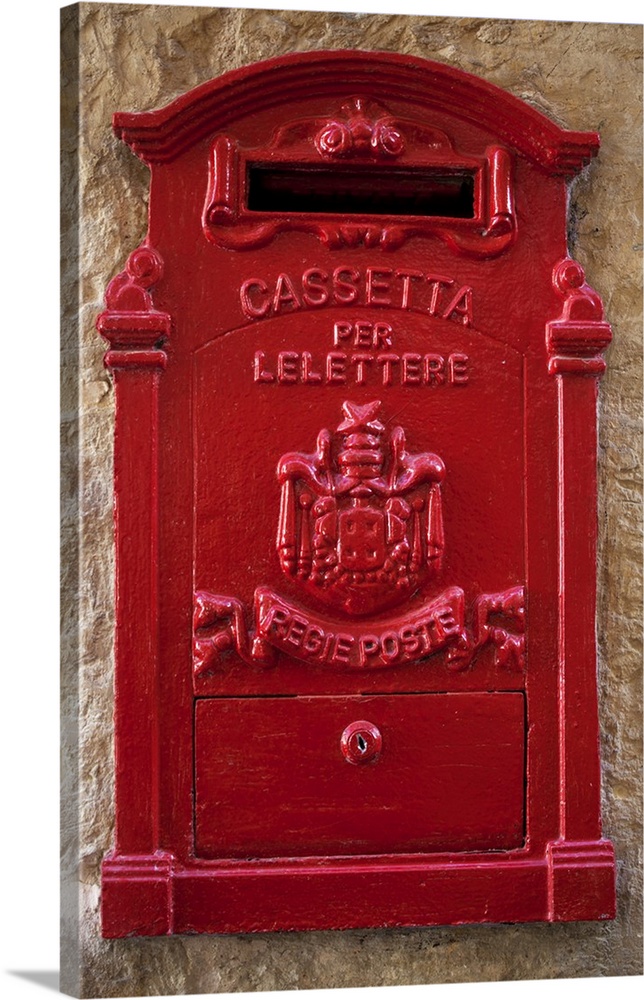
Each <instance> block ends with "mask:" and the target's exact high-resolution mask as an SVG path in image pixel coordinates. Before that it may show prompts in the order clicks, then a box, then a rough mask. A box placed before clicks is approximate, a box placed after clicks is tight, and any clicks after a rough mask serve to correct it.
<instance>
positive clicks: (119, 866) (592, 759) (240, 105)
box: [98, 51, 614, 937]
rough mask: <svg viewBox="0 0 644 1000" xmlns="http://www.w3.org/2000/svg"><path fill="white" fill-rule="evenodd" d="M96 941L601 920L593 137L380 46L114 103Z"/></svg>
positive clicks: (607, 870) (599, 367)
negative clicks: (108, 505)
mask: <svg viewBox="0 0 644 1000" xmlns="http://www.w3.org/2000/svg"><path fill="white" fill-rule="evenodd" d="M115 129H116V132H117V134H118V135H119V136H120V137H121V138H122V139H124V141H125V142H127V143H128V144H129V145H130V146H131V148H132V149H133V151H134V152H135V153H136V154H137V155H138V156H139V157H141V159H143V160H144V161H145V162H146V163H147V164H149V166H150V168H151V171H152V186H151V194H150V213H149V231H148V235H147V237H146V240H145V242H144V244H143V245H142V246H141V247H139V248H138V249H136V250H134V252H133V253H131V255H130V257H129V259H128V262H127V265H126V268H125V271H124V272H123V273H122V274H120V275H118V277H116V278H114V280H113V281H112V282H111V283H110V285H109V287H108V289H107V295H106V302H107V307H106V311H105V312H103V314H102V315H101V316H100V317H99V320H98V329H99V331H100V333H101V334H102V335H103V337H105V338H106V339H107V340H108V342H109V351H108V353H107V355H106V364H107V366H108V368H109V369H110V370H111V371H112V372H113V375H114V384H115V393H116V434H115V453H114V464H115V494H116V547H117V611H116V615H117V636H116V672H115V714H114V724H115V751H116V787H115V801H116V827H115V842H114V849H113V851H112V852H111V853H110V854H109V855H108V856H107V857H106V858H105V860H104V863H103V881H102V913H103V933H104V935H105V936H107V937H120V936H126V935H134V934H138V935H157V934H171V933H177V934H185V933H196V932H231V931H235V932H238V931H242V932H243V931H268V930H282V929H307V928H347V927H394V926H405V925H428V924H439V923H468V922H481V921H531V920H550V921H554V920H598V919H606V918H609V917H611V916H613V914H614V855H613V849H612V846H611V844H610V843H609V842H608V841H607V840H604V839H603V838H602V832H601V820H600V770H599V754H598V720H597V693H596V662H595V559H596V555H595V536H596V474H595V464H596V426H595V424H596V397H597V384H598V377H599V376H600V375H601V374H602V372H603V370H604V367H605V365H604V361H603V360H602V357H601V352H602V351H603V349H604V348H605V347H606V345H607V344H608V342H609V340H610V327H609V326H608V324H607V323H606V322H605V321H604V318H603V310H602V304H601V301H600V298H599V296H598V295H597V294H596V293H595V292H594V291H593V290H592V289H591V288H590V287H589V286H588V285H587V284H586V283H585V279H584V272H583V270H582V268H581V267H580V266H579V264H577V263H575V262H574V261H573V260H571V259H569V258H568V257H567V252H566V182H567V179H568V178H570V177H571V176H573V175H574V174H576V173H577V172H578V171H580V170H581V169H582V167H583V166H584V165H585V164H586V163H587V162H588V161H589V160H590V158H591V157H592V156H593V155H594V154H595V153H596V152H597V149H598V145H599V139H598V136H597V135H595V134H594V133H590V132H569V131H564V130H563V129H561V128H559V127H558V126H556V125H555V124H553V123H552V122H551V121H549V120H548V119H547V118H545V117H544V116H543V115H542V114H540V113H538V112H537V111H535V110H534V109H533V108H531V107H529V106H528V105H526V104H524V103H523V102H521V101H519V100H517V99H516V98H514V97H512V96H510V95H509V94H506V93H504V92H503V91H501V90H499V89H497V88H496V87H493V86H491V85H490V84H488V83H485V82H483V81H482V80H479V79H477V78H475V77H473V76H470V75H468V74H465V73H462V72H460V71H458V70H455V69H451V68H449V67H447V66H444V65H439V64H437V63H432V62H427V61H424V60H419V59H415V58H410V57H406V56H398V55H391V54H383V53H370V52H351V51H344V52H342V51H340V52H333V53H330V52H309V53H306V54H297V55H293V56H287V57H283V58H279V59H274V60H271V61H269V62H265V63H261V64H258V65H255V66H250V67H246V68H244V69H241V70H237V71H234V72H231V73H228V74H226V75H225V76H223V77H221V78H220V79H217V80H213V81H211V82H210V83H207V84H204V85H203V86H201V87H198V88H197V89H196V90H193V91H191V92H190V93H189V94H186V95H184V96H182V97H180V98H178V99H177V100H175V101H174V102H173V103H172V104H169V105H168V106H167V107H165V108H163V109H161V110H159V111H153V112H146V113H141V114H117V115H116V116H115Z"/></svg>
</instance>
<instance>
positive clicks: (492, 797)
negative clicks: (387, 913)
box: [195, 691, 525, 858]
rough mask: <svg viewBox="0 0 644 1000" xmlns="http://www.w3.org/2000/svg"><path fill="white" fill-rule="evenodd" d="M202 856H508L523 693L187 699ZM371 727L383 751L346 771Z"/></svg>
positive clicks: (519, 811) (518, 817)
mask: <svg viewBox="0 0 644 1000" xmlns="http://www.w3.org/2000/svg"><path fill="white" fill-rule="evenodd" d="M195 711H196V717H195V778H196V802H195V823H196V845H195V846H196V853H197V855H198V856H200V857H203V858H214V857H229V858H235V857H236V858H241V857H243V858H255V857H281V856H287V857H297V856H306V855H316V854H321V855H325V856H329V855H347V854H349V855H350V854H375V853H378V854H379V853H403V852H404V853H409V852H426V851H475V850H476V851H480V850H503V849H505V850H509V849H511V848H516V847H520V846H521V845H522V843H523V837H524V832H523V831H524V799H525V773H524V769H525V701H524V695H523V693H522V692H517V691H512V692H490V693H458V694H408V695H401V694H397V695H373V696H365V697H361V696H356V697H344V696H343V697H327V696H318V697H302V698H271V697H268V698H207V699H200V700H198V701H197V702H196V708H195ZM357 720H366V721H368V722H370V723H372V724H373V725H374V726H375V727H377V729H378V730H379V731H380V734H381V737H382V749H381V752H380V755H379V756H378V757H377V758H376V759H372V760H370V761H369V762H367V763H358V764H354V763H350V762H349V761H348V760H347V759H345V756H344V755H343V753H342V749H341V745H340V744H341V737H342V733H343V732H344V730H345V729H346V727H347V726H349V725H350V724H351V723H352V722H355V721H357Z"/></svg>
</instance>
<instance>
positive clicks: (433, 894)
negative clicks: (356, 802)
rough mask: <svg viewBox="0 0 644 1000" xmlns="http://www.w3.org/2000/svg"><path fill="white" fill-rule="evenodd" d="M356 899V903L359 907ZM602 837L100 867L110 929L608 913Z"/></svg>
mask: <svg viewBox="0 0 644 1000" xmlns="http://www.w3.org/2000/svg"><path fill="white" fill-rule="evenodd" d="M356 900H358V901H359V905H356ZM614 908H615V889H614V857H613V852H612V848H611V846H610V844H608V842H606V841H599V842H596V843H589V842H584V843H583V844H582V843H577V842H575V843H566V842H563V841H559V842H556V843H553V844H551V845H549V847H548V850H547V852H546V856H545V857H544V858H540V857H538V858H527V857H524V858H513V859H508V860H505V861H500V860H498V859H497V860H495V861H494V862H492V861H490V860H489V859H485V858H484V856H483V855H477V856H474V857H471V858H470V860H468V861H464V860H463V859H462V858H457V857H455V856H450V857H448V856H443V857H442V858H441V860H440V862H439V861H437V860H435V859H432V860H429V859H427V858H423V857H421V856H411V855H410V856H408V857H407V858H406V859H405V858H398V859H393V858H385V857H377V858H364V857H363V858H336V859H333V858H302V859H291V860H284V859H280V860H277V859H275V860H273V859H267V860H265V861H257V862H249V861H232V862H231V861H221V862H209V863H205V862H199V861H195V862H194V863H193V864H190V865H180V864H178V863H174V862H173V860H172V858H171V857H170V856H169V855H167V854H161V853H159V854H155V855H150V856H148V857H144V856H137V857H131V856H128V857H112V858H109V859H107V860H106V861H105V863H104V865H103V926H104V935H105V936H106V937H112V938H114V937H130V936H133V935H141V936H158V935H163V934H235V933H254V932H255V933H261V932H264V933H265V932H270V931H277V930H280V931H281V930H299V931H304V930H346V929H350V928H361V927H362V928H367V927H380V928H383V927H422V926H436V925H441V924H446V925H448V924H464V923H465V924H469V923H471V924H476V923H525V922H528V921H549V922H554V921H560V920H564V921H565V920H608V919H610V918H611V917H612V916H613V915H614Z"/></svg>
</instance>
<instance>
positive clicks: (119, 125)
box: [113, 50, 599, 175]
mask: <svg viewBox="0 0 644 1000" xmlns="http://www.w3.org/2000/svg"><path fill="white" fill-rule="evenodd" d="M351 90H355V91H364V92H368V93H369V95H370V96H371V97H373V98H374V99H375V100H378V99H382V100H386V99H391V98H392V97H395V98H397V99H399V100H400V99H402V100H407V101H409V102H410V103H411V104H415V105H416V106H419V107H425V108H427V109H428V110H430V111H431V110H432V109H436V110H441V111H443V112H447V113H448V114H451V115H453V116H454V117H455V118H459V119H461V120H463V121H466V122H471V123H472V124H473V125H479V126H483V127H484V128H488V129H489V130H490V131H491V132H493V133H494V134H495V135H497V136H498V138H499V140H500V141H502V142H504V143H506V144H508V145H510V146H512V147H513V148H514V149H515V150H516V151H517V152H518V153H520V154H522V155H523V156H525V157H527V158H528V159H529V160H530V161H532V162H533V163H535V164H537V165H539V166H540V167H541V168H543V169H544V170H546V171H547V172H548V173H550V174H557V175H573V174H575V173H577V172H578V171H579V170H581V169H582V167H583V166H585V164H586V163H588V162H589V160H590V159H591V158H592V157H593V156H595V155H596V153H597V151H598V149H599V136H598V135H597V133H596V132H574V131H568V130H566V129H562V128H560V127H559V126H558V125H556V124H555V123H554V122H553V121H551V120H550V119H549V118H547V117H546V116H545V115H543V114H541V112H539V111H537V110H535V109H534V108H532V107H530V105H528V104H526V103H525V102H524V101H521V100H519V98H517V97H514V96H513V95H512V94H509V93H507V92H506V91H504V90H501V89H500V88H499V87H496V86H495V85H494V84H491V83H488V82H487V81H485V80H481V79H480V78H479V77H476V76H473V75H471V74H470V73H465V72H463V71H462V70H458V69H454V68H453V67H451V66H446V65H443V64H442V63H437V62H432V61H430V60H427V59H417V58H415V57H412V56H404V55H398V54H393V53H390V52H364V51H350V50H337V51H331V52H329V51H319V52H306V53H302V52H298V53H294V54H290V55H287V56H280V57H278V58H275V59H269V60H266V61H265V62H260V63H255V64H253V65H251V66H245V67H243V68H241V69H237V70H232V71H231V72H229V73H225V74H224V75H223V76H220V77H218V78H216V79H214V80H210V81H208V83H204V84H202V85H201V86H199V87H196V88H195V89H194V90H191V91H189V92H188V93H186V94H183V95H181V96H180V97H178V98H177V99H176V100H174V101H172V102H171V103H170V104H168V105H166V107H164V108H160V109H158V110H156V111H146V112H139V113H127V112H119V113H117V114H115V115H114V120H113V124H114V130H115V132H116V134H117V135H118V136H119V137H120V138H121V139H123V140H124V141H125V142H126V143H128V145H129V146H131V148H132V149H133V151H134V152H135V153H136V155H137V156H139V157H140V158H141V159H142V160H144V161H145V162H147V163H163V162H168V161H170V160H172V159H174V158H175V157H176V156H178V155H179V154H180V153H182V152H185V151H186V150H187V149H189V148H190V147H191V146H193V145H194V144H195V143H196V142H199V141H200V140H201V139H203V138H204V137H205V136H207V135H210V134H212V133H213V132H215V131H217V130H219V129H221V128H223V127H225V126H226V125H228V124H230V123H231V122H232V121H234V120H236V119H238V118H240V117H242V116H243V115H246V114H249V113H252V112H254V111H260V110H264V109H268V108H271V107H275V106H278V105H281V104H286V103H288V102H290V101H293V100H299V99H301V97H302V95H303V94H305V95H306V96H307V97H311V98H314V97H323V96H325V95H329V96H346V94H347V92H348V91H351Z"/></svg>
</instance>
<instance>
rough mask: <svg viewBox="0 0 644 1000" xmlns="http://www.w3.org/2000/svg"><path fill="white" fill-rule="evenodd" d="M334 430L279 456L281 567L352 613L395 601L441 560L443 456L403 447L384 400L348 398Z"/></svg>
mask: <svg viewBox="0 0 644 1000" xmlns="http://www.w3.org/2000/svg"><path fill="white" fill-rule="evenodd" d="M342 411H343V417H344V419H343V420H342V421H341V422H340V424H339V425H338V427H337V429H336V432H335V434H333V433H331V432H330V431H329V430H328V429H326V428H325V429H324V430H322V431H320V433H319V435H318V439H317V448H316V450H315V452H314V453H313V454H302V453H299V452H291V453H289V454H287V455H284V456H283V457H282V459H281V461H280V462H279V465H278V470H277V475H278V480H279V482H280V485H281V504H280V515H279V527H278V532H277V550H278V554H279V560H280V565H281V567H282V570H283V571H284V573H286V574H287V575H288V576H292V577H294V578H296V579H297V580H298V581H300V582H301V583H302V584H303V585H304V586H305V587H306V588H307V589H308V590H309V592H312V593H313V594H315V596H316V598H318V599H319V600H320V601H321V602H323V603H324V604H327V605H330V606H332V607H334V608H339V609H342V610H343V611H345V612H347V613H348V614H350V615H366V614H371V613H373V612H375V611H380V610H384V609H386V608H388V607H391V606H392V605H395V604H397V603H399V602H401V601H403V600H404V599H405V598H407V597H409V595H410V594H411V593H413V592H414V591H415V590H417V589H418V587H419V586H420V585H421V584H422V583H423V582H424V581H425V580H426V579H427V578H428V577H429V576H430V575H431V574H432V573H436V571H437V570H438V569H439V567H440V560H441V555H442V552H443V545H444V540H443V520H442V511H441V482H442V480H443V478H444V475H445V467H444V465H443V462H442V461H441V459H440V458H439V457H438V455H434V454H432V453H431V452H423V453H421V454H408V453H407V450H406V442H405V432H404V430H403V428H402V427H399V426H396V427H394V428H393V429H392V430H391V432H390V433H389V434H388V433H387V429H386V427H385V425H384V424H383V423H382V421H381V420H380V411H381V403H380V401H379V400H376V401H374V402H371V403H366V404H363V405H360V404H357V403H351V402H345V403H344V404H343V407H342Z"/></svg>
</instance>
